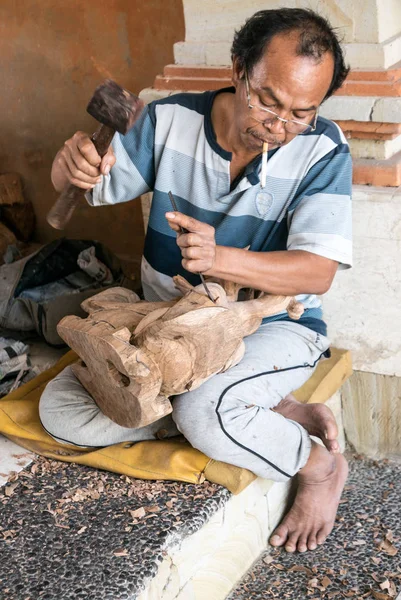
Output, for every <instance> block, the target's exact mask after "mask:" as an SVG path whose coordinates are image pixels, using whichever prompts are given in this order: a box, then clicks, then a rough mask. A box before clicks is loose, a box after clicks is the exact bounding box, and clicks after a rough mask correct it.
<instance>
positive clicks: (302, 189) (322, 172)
mask: <svg viewBox="0 0 401 600" xmlns="http://www.w3.org/2000/svg"><path fill="white" fill-rule="evenodd" d="M351 190H352V159H351V155H350V153H349V148H348V146H347V145H346V144H342V145H341V146H338V147H336V148H334V149H333V150H332V151H331V152H329V153H328V154H326V155H325V156H324V157H323V158H321V159H320V160H319V161H318V162H317V163H316V164H314V165H313V166H312V167H311V168H310V169H309V171H308V173H307V175H306V177H305V178H304V180H303V181H302V182H301V184H300V186H299V188H298V190H297V194H296V196H295V198H294V200H293V201H292V203H291V205H290V207H289V211H292V210H294V209H295V208H296V207H297V205H298V204H299V203H300V202H301V200H302V199H303V197H304V196H313V194H319V193H324V194H340V195H343V196H351ZM333 233H334V232H333Z"/></svg>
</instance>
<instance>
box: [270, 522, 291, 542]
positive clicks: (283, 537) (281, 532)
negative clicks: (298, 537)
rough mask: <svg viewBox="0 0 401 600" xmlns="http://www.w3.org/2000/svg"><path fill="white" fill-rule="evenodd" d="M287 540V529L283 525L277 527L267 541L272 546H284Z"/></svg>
mask: <svg viewBox="0 0 401 600" xmlns="http://www.w3.org/2000/svg"><path fill="white" fill-rule="evenodd" d="M287 538H288V528H287V527H286V526H285V525H280V526H279V527H277V529H275V531H274V532H273V535H272V536H271V538H270V540H269V541H270V544H271V545H272V546H284V544H285V543H286V541H287Z"/></svg>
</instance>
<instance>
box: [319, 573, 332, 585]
mask: <svg viewBox="0 0 401 600" xmlns="http://www.w3.org/2000/svg"><path fill="white" fill-rule="evenodd" d="M320 583H321V585H322V586H323V587H324V588H327V587H329V585H330V584H331V579H329V578H328V577H327V576H326V575H325V576H324V577H323V579H322V581H321V582H320Z"/></svg>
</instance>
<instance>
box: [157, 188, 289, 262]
mask: <svg viewBox="0 0 401 600" xmlns="http://www.w3.org/2000/svg"><path fill="white" fill-rule="evenodd" d="M175 200H176V204H177V208H178V210H179V212H182V213H184V214H185V215H188V216H189V217H193V218H194V219H197V220H198V221H201V222H203V223H208V224H209V225H211V226H212V227H214V228H215V230H216V242H217V244H219V245H221V246H231V247H234V248H245V247H246V246H249V245H250V246H251V248H250V250H253V251H255V252H258V251H267V250H278V249H279V250H286V243H285V242H286V239H287V236H288V228H287V223H286V221H283V222H282V223H281V224H280V223H278V222H277V221H269V220H263V219H261V218H257V217H253V216H250V215H245V216H241V217H233V216H231V215H227V214H225V213H221V212H215V211H211V210H205V209H203V208H200V207H198V206H194V205H193V204H191V203H190V202H188V201H187V200H185V199H184V198H181V197H180V196H175ZM169 210H171V203H170V200H169V197H168V195H167V194H165V193H164V192H160V191H158V190H156V192H155V193H154V196H153V202H152V207H151V211H150V216H149V227H150V228H151V229H152V231H154V232H157V233H159V234H161V235H163V236H164V237H168V238H171V237H172V236H173V237H174V238H175V233H174V232H173V231H172V230H171V229H170V227H169V225H168V223H167V220H166V217H165V213H166V212H167V211H169ZM157 270H158V271H160V269H157ZM161 272H162V273H164V272H165V271H164V270H162V271H161Z"/></svg>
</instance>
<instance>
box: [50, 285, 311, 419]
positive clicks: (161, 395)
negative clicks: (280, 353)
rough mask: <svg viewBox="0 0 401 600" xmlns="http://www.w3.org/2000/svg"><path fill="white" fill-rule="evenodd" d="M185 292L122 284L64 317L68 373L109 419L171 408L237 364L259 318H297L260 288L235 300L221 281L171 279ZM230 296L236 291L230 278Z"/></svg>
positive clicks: (61, 328)
mask: <svg viewBox="0 0 401 600" xmlns="http://www.w3.org/2000/svg"><path fill="white" fill-rule="evenodd" d="M174 281H175V283H176V286H177V288H178V289H179V290H181V292H182V293H183V294H184V295H183V296H182V297H180V298H177V299H176V300H172V301H170V302H146V301H140V300H139V298H138V296H137V295H136V294H134V293H133V292H131V291H129V290H125V289H123V288H112V289H110V290H106V291H104V292H101V293H100V294H97V295H96V296H94V297H92V298H90V299H88V300H86V301H85V302H84V303H83V305H82V307H83V308H84V310H86V311H87V312H88V313H89V315H88V317H87V318H86V319H80V318H79V317H76V316H69V317H65V318H64V319H62V321H60V323H59V325H58V333H59V335H60V336H61V337H62V338H63V339H64V340H65V342H66V343H67V344H68V345H69V346H70V347H71V348H72V349H73V350H74V351H75V352H76V353H77V354H78V355H79V356H80V358H81V359H82V360H81V363H80V364H77V365H74V367H73V369H74V373H75V374H76V376H77V377H78V379H79V380H80V381H81V383H82V384H83V385H84V386H85V388H86V389H87V390H88V391H89V393H90V394H91V395H92V396H93V398H94V399H95V401H96V402H97V404H98V406H99V407H100V409H101V410H102V411H103V412H104V414H106V415H107V416H108V417H109V418H110V419H112V420H113V421H115V422H116V423H118V424H119V425H122V426H124V427H143V426H145V425H147V424H149V423H152V422H153V421H156V420H157V419H160V418H161V417H163V416H165V415H167V414H169V413H170V412H171V411H172V406H171V403H170V401H169V398H170V397H171V396H174V395H176V394H181V393H183V392H185V391H189V390H193V389H195V388H197V387H199V386H200V385H201V384H202V383H203V382H205V381H206V380H207V379H209V378H210V377H212V376H213V375H215V374H216V373H220V372H222V371H225V370H227V369H229V368H230V367H232V366H234V365H236V364H238V362H239V361H240V360H241V359H242V357H243V354H244V350H245V346H244V342H243V338H244V337H246V336H247V335H250V334H251V333H253V332H254V331H256V329H257V328H258V327H259V325H260V324H261V322H262V319H263V318H264V317H267V316H270V315H272V314H275V313H277V312H280V311H284V310H287V311H288V312H289V314H290V315H291V316H292V318H299V317H300V316H301V314H302V312H303V307H302V305H300V304H299V303H298V302H296V301H295V300H294V298H292V297H288V296H270V295H267V294H262V295H261V296H259V297H258V298H256V299H253V300H249V301H243V302H236V301H231V300H229V299H228V297H227V293H226V290H225V289H224V287H223V286H222V285H220V284H219V283H215V282H210V283H209V282H208V287H209V289H210V291H211V293H212V295H213V297H214V298H215V302H212V301H211V300H209V298H208V297H207V296H206V294H205V291H204V288H203V286H202V285H200V286H197V287H192V286H191V285H190V284H189V283H188V282H187V281H186V280H185V279H183V278H182V277H176V278H174ZM228 292H229V294H230V298H233V297H236V290H234V289H233V286H232V284H230V285H229V286H228Z"/></svg>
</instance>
